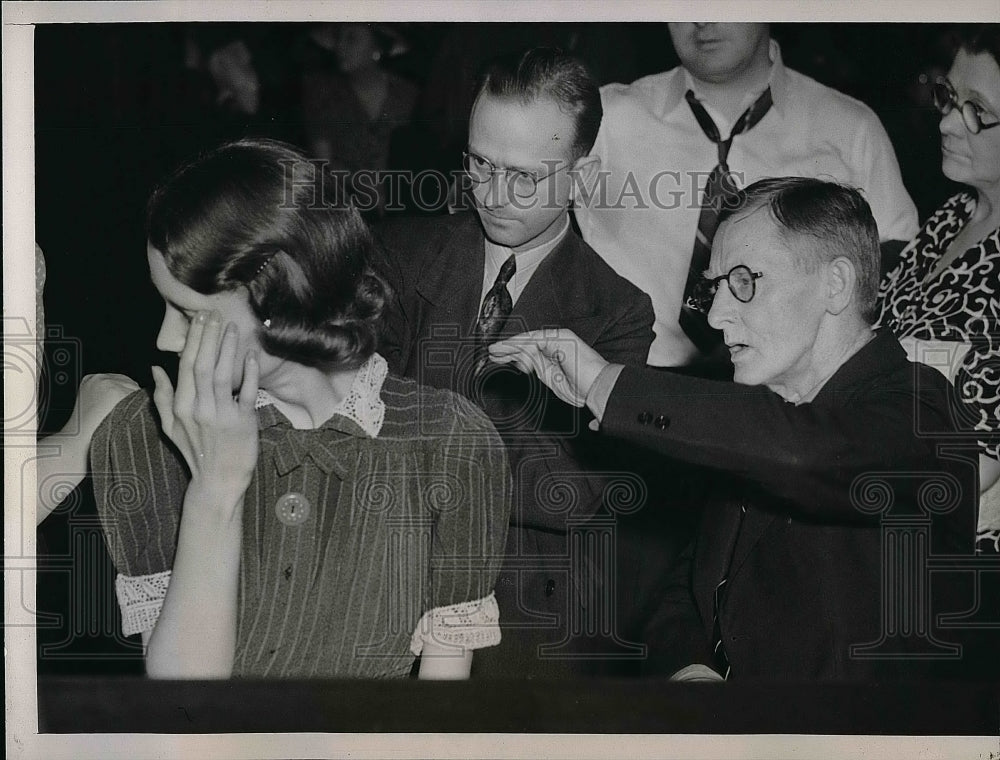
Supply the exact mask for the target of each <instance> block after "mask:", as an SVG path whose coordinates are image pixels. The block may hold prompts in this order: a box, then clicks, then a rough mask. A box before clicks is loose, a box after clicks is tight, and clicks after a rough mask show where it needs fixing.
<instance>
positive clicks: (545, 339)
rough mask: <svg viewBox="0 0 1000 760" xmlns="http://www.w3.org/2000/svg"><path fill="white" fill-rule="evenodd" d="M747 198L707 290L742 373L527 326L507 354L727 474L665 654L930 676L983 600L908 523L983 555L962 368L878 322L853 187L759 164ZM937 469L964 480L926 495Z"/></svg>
mask: <svg viewBox="0 0 1000 760" xmlns="http://www.w3.org/2000/svg"><path fill="white" fill-rule="evenodd" d="M739 201H740V202H739V203H738V204H736V207H735V208H730V209H726V210H725V212H724V215H723V221H722V222H721V224H720V226H719V230H718V233H717V235H716V237H715V241H714V244H713V248H712V254H711V259H710V266H709V269H708V271H707V272H706V273H705V278H704V282H703V284H702V288H701V293H700V302H701V303H702V305H703V306H707V307H708V308H709V311H708V321H709V323H710V324H711V325H712V326H713V327H715V328H717V329H719V330H721V331H722V333H723V335H724V339H725V343H726V345H727V346H728V349H729V352H730V354H731V356H732V359H733V364H734V366H735V383H724V382H718V381H712V380H705V379H702V378H698V377H693V376H690V374H689V373H687V372H664V371H657V370H654V369H648V368H627V367H618V366H615V365H614V364H613V363H609V362H608V361H606V360H605V359H603V358H602V357H601V356H600V355H599V354H598V353H597V352H595V351H593V350H592V349H590V348H588V347H586V346H585V345H583V344H582V343H581V342H580V341H578V340H577V339H576V337H575V336H573V335H572V333H570V332H568V331H549V332H536V333H529V334H528V335H525V336H517V337H515V338H512V339H509V340H506V341H503V342H501V343H498V344H496V345H494V346H493V347H491V349H490V353H491V356H492V358H493V359H494V361H497V362H501V363H513V364H514V365H515V366H517V367H518V368H520V369H522V370H523V371H526V372H532V373H535V374H536V375H537V376H539V377H541V378H542V380H543V381H544V382H545V383H546V384H547V385H549V387H551V388H552V389H553V390H554V391H555V392H556V393H557V394H558V395H559V396H560V397H561V398H563V399H564V400H565V401H567V402H568V403H570V404H574V405H577V406H586V407H587V408H589V409H590V411H591V412H592V413H593V415H594V417H595V420H594V422H593V423H592V425H593V426H595V427H596V426H599V429H600V430H601V432H602V433H603V434H604V435H606V436H610V437H612V438H613V439H614V440H615V442H616V446H619V445H621V443H622V442H625V443H630V444H635V445H638V446H641V447H643V448H646V449H648V450H651V451H653V452H656V453H658V454H661V455H663V456H664V457H670V458H674V459H678V460H681V461H683V462H687V463H689V464H695V465H702V466H707V467H709V468H711V469H712V470H713V471H714V473H715V476H714V478H713V481H714V482H713V483H712V486H711V489H710V493H709V495H708V496H707V498H706V505H705V511H704V516H703V519H702V525H701V528H700V530H699V532H698V535H697V538H696V541H695V542H694V544H693V546H692V547H691V549H690V552H689V553H686V554H685V557H684V561H682V562H680V563H679V564H678V565H677V567H676V568H675V570H674V571H673V572H672V573H670V574H669V576H668V577H667V578H665V579H664V581H663V583H662V584H661V587H660V590H659V593H660V595H661V596H660V599H659V605H658V607H657V608H656V610H655V612H654V613H653V614H652V615H651V616H650V618H649V620H648V621H647V624H646V633H645V643H646V644H647V645H648V646H649V648H650V657H649V660H648V662H647V667H648V670H649V671H650V672H653V673H662V674H669V675H672V676H673V677H674V678H677V679H683V680H686V679H698V680H704V679H720V678H730V677H732V678H740V679H758V680H759V679H769V680H796V681H810V680H856V679H860V680H864V679H869V678H873V677H874V678H881V677H886V678H908V677H923V676H926V675H928V672H929V671H928V670H925V669H923V668H922V666H924V665H926V664H927V663H929V662H935V661H936V662H937V663H939V665H941V670H940V671H938V672H937V673H936V674H941V675H948V676H950V675H953V674H954V673H955V671H952V670H949V666H951V667H955V668H956V670H957V671H958V672H962V670H961V667H962V666H964V665H969V663H960V664H957V663H956V661H957V660H958V659H959V651H958V650H956V649H954V648H953V647H951V646H950V645H951V644H953V643H954V642H955V640H956V638H957V637H958V632H956V631H955V630H952V631H950V632H947V631H939V630H936V629H935V625H937V616H939V615H941V614H943V613H949V612H960V611H963V610H966V609H971V600H970V599H967V598H964V597H961V594H959V593H958V590H957V589H956V588H955V587H953V586H949V585H947V584H949V583H952V582H953V581H954V579H943V580H941V581H939V583H940V584H941V585H939V586H936V587H935V588H934V595H933V596H932V597H931V596H928V595H927V592H926V587H925V585H924V584H925V583H926V580H927V576H926V567H925V566H920V564H919V563H920V562H922V561H924V560H925V559H926V553H925V554H919V553H912V554H906V552H905V551H904V550H902V549H900V548H899V547H900V546H901V544H900V543H899V542H914V543H912V544H907V546H917V545H920V546H923V547H924V549H923V551H924V552H926V551H927V550H928V549H929V551H930V553H931V554H932V555H933V554H964V555H970V554H971V553H972V539H973V535H974V525H975V518H974V515H975V493H976V488H975V484H976V469H975V463H974V462H973V461H972V458H971V456H970V457H966V458H965V459H963V458H962V456H961V455H960V454H958V453H957V452H952V453H951V454H950V455H946V454H945V453H943V449H941V448H940V444H942V443H943V442H945V441H948V440H949V438H950V437H952V436H954V433H955V428H954V425H953V422H952V419H951V415H950V409H949V402H950V394H951V392H952V391H951V387H950V386H949V385H948V383H947V381H945V380H944V379H943V378H942V377H941V376H940V375H939V373H937V372H935V371H934V370H932V369H930V368H928V367H925V366H924V365H920V364H910V363H909V362H908V361H907V359H906V354H905V352H904V351H903V349H902V347H901V346H900V345H899V343H898V342H897V341H896V339H895V338H894V337H893V336H892V335H891V334H890V333H875V332H874V331H873V330H872V328H871V323H872V320H873V317H874V314H873V311H874V306H875V297H876V292H877V286H878V272H879V243H878V233H877V230H876V226H875V220H874V218H873V217H872V214H871V210H870V208H869V206H868V204H867V203H866V202H865V200H864V199H863V197H862V196H861V195H860V193H859V192H858V191H856V190H853V189H850V188H846V187H844V186H841V185H837V184H833V183H827V182H823V181H820V180H815V179H804V178H779V179H772V180H762V181H760V182H757V183H754V184H753V185H751V186H750V187H748V188H747V189H746V190H745V191H742V192H741V193H740V195H739ZM952 445H953V446H954V441H952ZM934 488H944V489H945V490H947V491H948V493H949V496H948V497H947V498H943V499H942V500H941V501H940V502H935V503H932V502H934V500H933V499H928V498H927V496H928V489H931V490H933V489H934ZM873 489H874V490H873ZM875 493H877V494H879V495H880V497H883V498H884V500H882V501H880V500H879V498H873V495H874V494H875ZM939 493H942V492H939ZM907 518H909V519H910V522H905V520H906V519H907ZM901 520H902V521H904V522H900V521H901ZM900 525H904V526H909V527H906V528H905V529H900V528H899V526H900ZM894 530H895V531H897V533H893V532H892V531H894ZM900 530H902V533H899V531H900ZM922 541H926V542H927V543H926V544H922V543H920V542H922ZM897 550H898V551H897ZM894 552H896V553H894ZM907 563H909V564H907ZM914 568H916V569H914ZM907 573H909V575H907ZM899 579H904V580H902V581H900V580H899ZM894 582H895V583H896V586H893V585H892V583H894ZM883 610H884V615H883ZM949 653H950V656H951V660H950V661H949V660H948V657H949Z"/></svg>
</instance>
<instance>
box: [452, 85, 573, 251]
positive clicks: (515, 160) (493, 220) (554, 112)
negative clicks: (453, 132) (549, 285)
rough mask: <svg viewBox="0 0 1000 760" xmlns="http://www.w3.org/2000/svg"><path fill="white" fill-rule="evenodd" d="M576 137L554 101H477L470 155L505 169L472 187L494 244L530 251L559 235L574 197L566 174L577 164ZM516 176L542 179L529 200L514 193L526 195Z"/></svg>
mask: <svg viewBox="0 0 1000 760" xmlns="http://www.w3.org/2000/svg"><path fill="white" fill-rule="evenodd" d="M575 137H576V120H575V118H574V117H573V116H572V115H571V114H567V113H565V112H563V111H562V110H561V109H560V108H559V105H558V104H557V103H556V102H555V101H554V100H552V99H550V98H547V97H544V96H542V97H538V98H536V99H535V100H533V101H531V102H529V103H522V102H521V101H520V100H518V99H515V98H505V97H496V96H493V95H489V94H487V93H483V94H482V95H480V96H479V98H478V99H477V100H476V103H475V105H474V106H473V107H472V115H471V118H470V120H469V152H470V153H472V154H475V155H476V156H478V157H481V158H483V159H486V160H487V161H489V162H490V163H492V165H493V166H495V167H498V168H500V169H501V171H497V172H496V173H494V174H493V175H492V176H489V174H488V173H487V174H484V175H481V176H480V177H479V179H480V180H481V181H474V182H473V185H472V193H473V196H474V197H475V201H476V210H477V212H478V213H479V218H480V220H482V223H483V229H484V230H485V232H486V236H487V237H488V238H489V239H490V240H492V241H493V242H494V243H497V244H498V245H505V246H507V247H509V248H513V249H515V250H518V249H528V248H533V247H535V246H537V245H541V244H543V243H544V242H546V241H547V240H550V239H552V238H554V237H555V236H556V235H557V234H558V233H559V232H560V231H561V229H562V225H563V219H564V217H565V216H566V212H567V209H568V208H569V203H570V199H571V198H572V194H573V192H574V186H573V181H572V179H571V177H570V172H569V171H568V170H569V169H570V168H572V167H573V165H574V161H573V157H572V151H573V149H572V146H573V141H574V139H575ZM503 169H509V170H510V171H509V172H508V171H503ZM515 172H523V173H527V174H531V175H532V176H534V177H538V178H540V179H539V180H538V183H537V185H536V186H535V188H534V190H533V192H531V193H530V194H529V195H519V194H518V193H517V192H516V190H517V189H518V188H521V190H522V191H523V188H524V182H523V180H521V181H518V180H517V179H516V175H515ZM544 175H548V176H544ZM474 179H475V178H474ZM529 187H530V186H529Z"/></svg>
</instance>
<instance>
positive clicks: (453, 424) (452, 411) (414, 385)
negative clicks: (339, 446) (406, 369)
mask: <svg viewBox="0 0 1000 760" xmlns="http://www.w3.org/2000/svg"><path fill="white" fill-rule="evenodd" d="M382 400H383V402H384V403H385V407H386V414H385V422H384V423H383V430H384V431H385V433H386V434H387V435H391V436H393V437H397V436H400V437H418V438H429V437H431V438H433V437H450V436H454V435H456V434H470V433H481V434H483V435H485V436H487V437H488V438H489V439H490V440H494V439H495V441H496V443H497V444H498V445H502V444H501V441H500V436H499V434H498V433H497V432H496V428H495V427H494V426H493V423H492V422H491V421H490V419H489V417H487V416H486V413H485V412H483V411H482V410H481V409H480V408H479V407H477V406H476V405H475V404H473V403H472V402H471V401H469V400H468V399H467V398H465V397H464V396H461V395H459V394H458V393H455V392H454V391H451V390H447V389H444V388H432V387H431V386H428V385H421V384H420V383H418V382H417V381H415V380H412V379H410V378H406V377H400V376H399V375H394V374H389V375H387V376H386V378H385V382H384V384H383V385H382Z"/></svg>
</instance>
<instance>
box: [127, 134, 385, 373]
mask: <svg viewBox="0 0 1000 760" xmlns="http://www.w3.org/2000/svg"><path fill="white" fill-rule="evenodd" d="M146 229H147V235H148V238H149V242H150V243H151V244H152V246H153V247H154V248H156V249H157V250H158V251H159V252H160V253H162V254H163V257H164V260H165V262H166V265H167V269H168V270H169V271H170V273H171V274H172V275H173V276H174V277H175V278H176V279H177V280H178V281H180V282H181V283H183V284H184V285H187V286H188V287H189V288H192V289H193V290H195V291H197V292H199V293H202V294H205V295H211V294H214V293H220V292H224V291H232V290H237V289H239V288H246V289H247V291H248V293H249V302H250V307H251V309H253V312H254V314H256V316H257V317H258V318H259V319H260V320H261V322H262V323H263V322H264V320H270V322H269V323H268V327H267V328H266V329H265V328H263V326H262V328H261V330H260V332H259V339H260V343H261V345H262V346H263V347H264V349H265V350H266V351H267V352H268V353H269V354H272V355H273V356H277V357H281V358H283V359H288V360H290V361H294V362H298V363H300V364H304V365H307V366H310V367H318V368H321V369H324V370H331V369H349V368H353V367H357V366H359V365H360V364H362V363H363V362H364V361H365V360H366V359H367V358H368V357H369V356H371V354H372V353H373V352H374V351H375V348H376V345H377V336H378V334H379V328H380V324H381V320H382V316H383V311H384V308H385V304H386V301H387V298H388V293H387V286H386V284H385V283H384V281H383V280H381V279H380V278H379V277H378V276H377V275H376V274H375V273H374V272H373V271H372V269H371V268H370V265H369V262H370V258H371V255H372V253H373V243H372V236H371V233H370V232H369V230H368V227H367V225H366V224H365V223H364V221H363V220H362V219H361V216H360V215H359V214H358V211H357V210H356V209H355V208H354V207H353V206H351V205H350V204H349V203H347V202H346V200H343V199H338V197H337V196H336V190H335V187H334V185H333V183H332V182H331V181H330V178H329V177H328V176H327V175H326V174H325V173H324V172H323V168H322V164H317V163H314V162H311V161H310V160H309V159H308V158H307V157H306V156H305V155H303V154H302V153H301V152H299V151H298V150H297V149H296V148H293V147H292V146H290V145H286V144H284V143H280V142H276V141H273V140H263V139H244V140H240V141H238V142H234V143H228V144H226V145H223V146H221V147H219V148H217V149H215V150H213V151H211V152H210V153H208V154H206V155H204V156H201V157H199V158H198V159H196V160H195V161H193V162H191V163H190V164H188V165H186V166H183V167H182V168H180V169H179V170H178V171H176V172H175V173H174V174H173V175H172V176H171V177H169V178H168V179H167V180H166V181H165V182H164V183H163V184H162V185H160V186H159V187H158V188H157V189H156V190H155V191H154V193H153V195H152V197H151V198H150V200H149V205H148V208H147V216H146Z"/></svg>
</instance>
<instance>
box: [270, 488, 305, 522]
mask: <svg viewBox="0 0 1000 760" xmlns="http://www.w3.org/2000/svg"><path fill="white" fill-rule="evenodd" d="M311 510H312V507H311V506H310V504H309V500H308V499H307V498H306V497H305V496H303V495H302V494H300V493H295V492H291V493H286V494H285V495H284V496H281V497H279V498H278V501H277V503H275V505H274V511H275V512H276V513H277V515H278V519H279V520H281V522H282V523H284V524H285V525H301V524H302V523H304V522H305V521H306V520H308V519H309V512H310V511H311Z"/></svg>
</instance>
